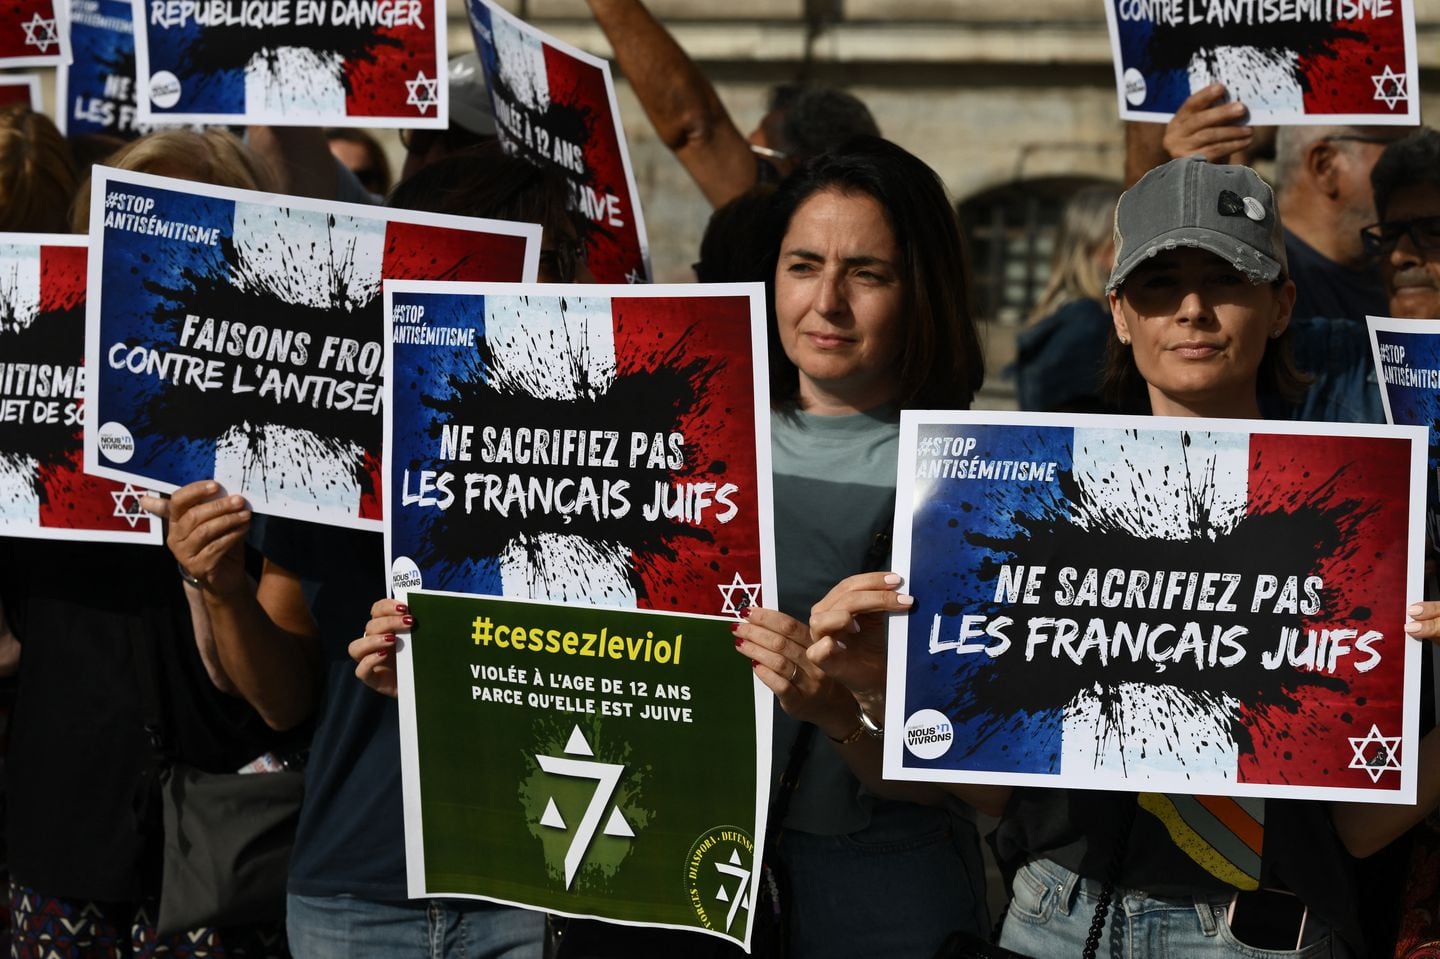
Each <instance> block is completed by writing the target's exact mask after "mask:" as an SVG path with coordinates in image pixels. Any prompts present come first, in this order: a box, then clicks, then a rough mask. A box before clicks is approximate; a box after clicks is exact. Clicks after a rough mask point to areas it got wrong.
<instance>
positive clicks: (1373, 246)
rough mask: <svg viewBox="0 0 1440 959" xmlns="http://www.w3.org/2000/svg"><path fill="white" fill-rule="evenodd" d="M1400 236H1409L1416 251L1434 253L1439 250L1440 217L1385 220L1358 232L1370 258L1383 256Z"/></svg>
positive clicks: (1391, 248) (1397, 241) (1393, 246)
mask: <svg viewBox="0 0 1440 959" xmlns="http://www.w3.org/2000/svg"><path fill="white" fill-rule="evenodd" d="M1402 236H1409V237H1410V242H1411V243H1413V244H1415V248H1416V249H1417V250H1424V251H1425V252H1427V253H1429V252H1434V251H1436V250H1440V216H1417V217H1413V218H1411V219H1409V220H1385V221H1383V222H1381V223H1372V224H1370V225H1369V226H1367V227H1362V228H1361V230H1360V242H1361V243H1362V244H1364V246H1365V252H1366V253H1368V254H1370V255H1371V256H1384V255H1386V254H1387V253H1389V252H1390V251H1391V250H1393V249H1395V245H1396V244H1397V243H1399V242H1400V238H1401V237H1402Z"/></svg>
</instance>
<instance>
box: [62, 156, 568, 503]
mask: <svg viewBox="0 0 1440 959" xmlns="http://www.w3.org/2000/svg"><path fill="white" fill-rule="evenodd" d="M90 199H91V204H90V237H91V243H92V256H91V260H90V302H89V308H88V311H87V324H86V365H87V366H88V368H89V369H90V370H92V371H94V372H93V374H92V375H91V376H90V377H89V378H88V379H87V382H86V391H85V415H86V420H85V423H86V438H85V466H86V469H87V470H88V471H90V472H94V473H98V474H100V475H102V476H109V477H112V478H114V479H124V480H130V481H135V482H146V483H150V484H152V485H153V486H154V487H155V488H157V489H160V490H164V491H167V492H168V491H171V490H174V489H176V488H178V487H180V486H182V485H184V484H185V483H188V482H192V481H194V480H198V479H205V478H208V477H214V478H215V479H216V480H218V481H219V482H220V483H221V485H222V486H224V487H225V488H226V489H227V490H228V491H229V492H231V493H240V494H242V495H244V496H245V497H246V498H247V499H249V501H250V505H251V507H252V508H253V509H254V510H255V511H256V512H259V513H269V514H273V515H278V516H289V517H292V518H295V519H304V520H310V521H312V522H317V523H329V524H333V525H340V526H349V527H353V528H359V529H378V528H379V527H380V516H381V504H382V502H383V494H382V490H381V478H380V477H381V474H380V467H381V452H380V441H381V435H382V426H381V420H380V407H381V396H382V395H383V377H382V375H381V364H382V360H383V357H384V347H383V344H382V339H383V328H384V327H385V326H386V325H387V324H386V323H385V314H384V312H383V309H382V303H381V290H380V283H381V278H382V277H406V278H436V279H456V278H460V279H496V278H506V279H512V278H517V277H532V276H534V274H535V271H536V268H537V264H538V260H539V245H540V227H539V226H536V225H533V224H526V223H513V222H510V221H504V220H481V219H472V218H468V217H452V216H441V215H438V214H428V213H416V212H410V211H405V210H395V209H389V208H385V207H372V206H359V205H354V204H347V203H329V202H324V201H320V200H308V199H302V198H299V197H289V196H273V195H270V194H265V193H254V192H250V191H246V190H233V189H227V188H223V187H212V186H208V185H204V184H198V183H192V182H189V181H186V180H171V179H168V178H165V177H155V176H147V175H145V174H138V173H125V172H121V171H118V170H108V169H106V168H104V167H96V168H95V173H94V177H93V187H92V192H91V198H90Z"/></svg>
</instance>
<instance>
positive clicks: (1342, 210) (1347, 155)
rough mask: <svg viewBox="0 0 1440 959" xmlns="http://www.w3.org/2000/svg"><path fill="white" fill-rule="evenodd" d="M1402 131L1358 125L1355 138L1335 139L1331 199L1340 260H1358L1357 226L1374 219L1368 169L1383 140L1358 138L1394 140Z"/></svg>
mask: <svg viewBox="0 0 1440 959" xmlns="http://www.w3.org/2000/svg"><path fill="white" fill-rule="evenodd" d="M1405 132H1407V131H1405V130H1399V131H1389V132H1385V131H1383V130H1380V131H1376V128H1362V131H1361V133H1359V134H1357V135H1356V138H1355V139H1345V140H1341V141H1337V142H1336V143H1335V144H1334V146H1335V147H1337V150H1336V154H1335V173H1336V178H1335V189H1336V196H1335V202H1336V204H1337V209H1336V211H1335V212H1336V223H1335V229H1336V233H1337V235H1338V236H1339V237H1340V238H1341V239H1342V240H1343V243H1342V246H1343V248H1344V253H1345V256H1344V257H1343V259H1344V261H1345V262H1347V263H1362V262H1363V261H1364V259H1365V252H1364V249H1363V247H1362V246H1361V245H1360V228H1361V227H1363V226H1365V225H1366V224H1368V223H1373V222H1375V194H1374V191H1373V190H1372V189H1371V186H1370V171H1371V170H1372V169H1374V167H1375V161H1376V160H1379V159H1380V154H1382V153H1384V152H1385V147H1386V143H1384V142H1370V141H1369V140H1367V139H1362V137H1374V138H1375V139H1376V140H1390V139H1396V138H1398V137H1399V136H1400V135H1401V134H1403V133H1405Z"/></svg>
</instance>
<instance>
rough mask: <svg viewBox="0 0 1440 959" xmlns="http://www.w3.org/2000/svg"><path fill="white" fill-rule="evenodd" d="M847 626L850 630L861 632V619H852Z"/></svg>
mask: <svg viewBox="0 0 1440 959" xmlns="http://www.w3.org/2000/svg"><path fill="white" fill-rule="evenodd" d="M845 628H846V629H848V630H850V632H852V633H858V632H860V620H858V619H852V620H850V622H849V623H848V624H847V625H846V627H845Z"/></svg>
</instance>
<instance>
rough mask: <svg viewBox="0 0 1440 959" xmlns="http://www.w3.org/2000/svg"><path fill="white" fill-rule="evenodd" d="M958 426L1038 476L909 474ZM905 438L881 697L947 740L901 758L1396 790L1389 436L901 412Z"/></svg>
mask: <svg viewBox="0 0 1440 959" xmlns="http://www.w3.org/2000/svg"><path fill="white" fill-rule="evenodd" d="M1134 422H1143V421H1134ZM1166 422H1167V423H1171V424H1174V423H1182V422H1183V421H1179V420H1170V421H1166ZM1256 425H1257V426H1263V424H1256ZM960 440H974V441H975V445H974V446H973V447H971V448H972V449H973V450H974V451H976V455H979V456H981V457H982V461H985V460H988V461H992V462H994V463H997V464H1003V463H1007V462H1015V463H1020V462H1024V463H1039V464H1052V463H1053V464H1054V469H1053V476H1052V475H1051V474H1050V473H1046V472H1045V471H1043V470H1042V471H1041V472H1040V473H1039V478H1035V477H1034V476H1033V475H1030V474H1022V473H1016V472H1012V473H1010V474H1009V478H1008V479H1007V478H1006V477H1005V475H1004V474H1003V470H1002V471H1001V472H1000V473H997V474H996V477H997V478H995V479H992V480H990V481H977V480H976V479H974V478H973V477H971V478H965V479H956V478H954V474H953V473H952V474H948V475H947V474H944V473H943V471H942V472H941V474H940V475H937V476H927V475H925V470H926V468H925V466H924V462H925V459H924V454H925V452H926V451H927V450H931V451H935V450H943V449H947V448H949V447H947V446H946V445H945V444H947V443H953V442H958V441H960ZM917 444H918V446H917V448H918V449H919V450H920V452H921V469H920V472H921V478H920V479H917V480H916V487H915V512H914V519H913V525H912V528H911V536H912V545H911V553H910V569H911V571H912V573H911V582H912V583H913V591H914V594H915V596H916V609H915V612H914V613H913V614H912V616H911V617H910V619H909V620H908V625H907V627H906V630H907V633H908V636H907V646H906V651H905V655H906V660H907V664H908V665H907V672H906V675H905V710H906V711H907V714H908V713H910V712H913V711H914V710H915V709H917V708H918V707H927V708H929V709H933V710H936V711H938V712H939V713H941V714H943V716H944V717H945V718H947V719H948V720H949V721H950V722H951V723H953V725H954V730H953V735H954V743H953V745H952V746H951V747H950V748H949V749H948V750H947V751H945V752H944V753H943V755H940V756H935V757H930V758H925V757H922V756H915V755H906V756H905V764H906V766H907V767H909V768H915V769H920V768H928V769H956V770H962V769H963V770H991V771H996V772H1003V773H1024V774H1032V775H1035V776H1037V777H1049V776H1054V777H1060V776H1064V777H1066V779H1067V781H1069V782H1070V784H1075V785H1090V786H1094V787H1095V788H1131V789H1135V788H1163V789H1172V790H1173V789H1175V788H1176V787H1180V786H1185V787H1189V788H1184V789H1183V790H1182V791H1186V792H1203V791H1204V789H1203V787H1204V786H1206V785H1209V786H1213V787H1215V788H1217V789H1220V790H1222V791H1223V790H1225V789H1226V788H1227V786H1228V785H1233V784H1242V785H1257V784H1258V785H1266V786H1272V785H1282V786H1283V785H1294V786H1304V787H1307V788H1308V787H1315V788H1329V787H1340V788H1354V789H1365V790H1374V789H1395V788H1396V787H1397V785H1398V783H1399V778H1400V776H1399V770H1400V767H1399V747H1398V744H1399V742H1400V737H1401V730H1402V726H1403V723H1404V710H1403V708H1402V700H1403V696H1404V691H1405V678H1406V662H1407V640H1406V638H1405V634H1404V632H1403V624H1404V609H1405V604H1406V588H1407V580H1406V552H1407V545H1406V544H1407V542H1408V535H1407V526H1406V516H1407V511H1406V506H1407V504H1409V503H1411V499H1410V486H1409V482H1410V477H1409V471H1410V469H1411V466H1412V463H1411V449H1410V441H1409V440H1407V439H1401V438H1382V437H1375V436H1348V435H1347V436H1320V435H1307V434H1302V433H1289V432H1283V433H1282V432H1274V433H1270V432H1256V433H1249V432H1246V431H1244V430H1239V431H1220V430H1205V429H1188V428H1184V427H1183V426H1182V427H1174V428H1172V427H1170V426H1168V425H1167V426H1166V427H1165V428H1157V427H1154V426H1153V425H1147V426H1146V427H1141V428H1131V429H1121V428H1115V427H1101V426H1094V427H1091V426H1083V427H1075V428H1067V427H1058V426H1043V425H1026V426H1020V425H968V424H967V425H964V426H960V425H954V424H925V425H921V426H920V427H919V431H918V439H917ZM981 451H983V452H981ZM1007 468H1008V467H1007ZM962 469H963V467H962ZM931 472H934V470H933V468H932V469H931ZM1016 477H1019V478H1016ZM967 617H971V618H969V619H968V620H967ZM997 624H998V625H997ZM985 627H989V629H990V632H989V633H986V634H983V635H982V634H981V632H980V631H981V630H983V629H984V628H985ZM977 636H978V637H979V638H978V639H977V638H976V637H977ZM1002 637H1003V638H1002ZM976 643H979V644H981V645H984V646H987V647H988V648H989V649H988V654H983V653H982V654H980V655H976V654H975V650H976V648H977V647H976ZM1002 645H1003V648H1002ZM1387 743H1388V746H1387Z"/></svg>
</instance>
